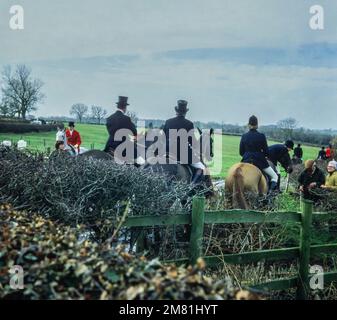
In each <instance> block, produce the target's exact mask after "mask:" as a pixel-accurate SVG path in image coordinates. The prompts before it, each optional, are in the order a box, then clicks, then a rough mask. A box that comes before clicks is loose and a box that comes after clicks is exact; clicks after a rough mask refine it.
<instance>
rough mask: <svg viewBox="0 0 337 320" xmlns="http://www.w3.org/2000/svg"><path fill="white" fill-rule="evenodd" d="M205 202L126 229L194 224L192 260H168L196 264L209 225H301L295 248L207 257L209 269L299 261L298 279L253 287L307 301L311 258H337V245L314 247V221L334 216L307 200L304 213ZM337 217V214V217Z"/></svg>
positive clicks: (336, 277)
mask: <svg viewBox="0 0 337 320" xmlns="http://www.w3.org/2000/svg"><path fill="white" fill-rule="evenodd" d="M204 206H205V199H204V198H202V197H195V198H194V199H193V203H192V213H191V214H190V213H182V214H172V215H171V214H170V215H164V216H153V215H151V216H150V215H149V216H131V217H128V218H127V219H126V221H125V222H124V226H125V227H144V228H145V227H153V226H170V225H190V226H191V234H190V246H189V257H188V258H182V259H176V260H170V261H165V262H167V263H171V262H174V263H177V264H185V263H186V264H187V263H191V264H194V263H195V262H196V261H197V259H198V258H199V257H202V239H203V233H204V225H205V224H233V223H254V224H264V223H276V224H287V223H293V224H294V223H295V224H298V225H299V226H300V245H299V247H293V248H281V249H271V250H258V251H253V252H243V253H237V254H224V255H214V256H204V257H203V259H204V260H205V262H206V264H207V265H208V266H214V265H219V264H224V263H227V264H250V263H256V262H260V261H281V260H295V259H298V266H299V267H298V276H296V277H289V278H285V279H276V280H272V281H269V282H266V283H261V284H253V285H250V287H251V288H254V289H259V290H265V291H267V290H268V291H270V290H285V289H290V288H295V287H296V288H297V298H298V299H306V298H307V297H308V294H309V290H310V288H309V279H310V275H309V263H310V259H311V258H321V257H324V256H327V255H334V254H336V255H337V243H333V244H323V245H311V226H312V222H313V221H315V222H324V221H328V220H329V219H331V218H332V217H333V216H334V215H335V214H333V213H313V212H312V211H313V204H312V202H310V201H303V202H302V205H301V208H302V210H301V212H261V211H253V210H222V211H207V210H204ZM336 216H337V214H336ZM142 243H143V239H142V237H141V239H140V241H139V244H140V245H139V248H138V249H141V250H143V246H142ZM323 275H324V283H325V284H328V283H330V282H334V281H337V272H327V273H324V274H323Z"/></svg>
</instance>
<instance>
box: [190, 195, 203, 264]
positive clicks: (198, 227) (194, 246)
mask: <svg viewBox="0 0 337 320" xmlns="http://www.w3.org/2000/svg"><path fill="white" fill-rule="evenodd" d="M204 207H205V198H204V197H194V198H193V202H192V227H191V236H190V263H191V264H192V265H193V264H195V263H196V262H197V260H198V258H199V257H201V255H202V238H203V234H204V221H205V212H204Z"/></svg>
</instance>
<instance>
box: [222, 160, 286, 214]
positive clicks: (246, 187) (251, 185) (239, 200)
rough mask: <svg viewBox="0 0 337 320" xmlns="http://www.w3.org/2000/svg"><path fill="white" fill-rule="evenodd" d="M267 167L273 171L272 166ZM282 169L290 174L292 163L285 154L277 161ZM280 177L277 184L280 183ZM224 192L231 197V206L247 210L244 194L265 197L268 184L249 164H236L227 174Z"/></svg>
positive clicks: (255, 168) (256, 169)
mask: <svg viewBox="0 0 337 320" xmlns="http://www.w3.org/2000/svg"><path fill="white" fill-rule="evenodd" d="M268 162H269V165H270V166H271V167H272V168H273V169H274V167H275V166H274V165H273V164H272V163H271V162H270V161H268ZM279 162H280V163H281V165H282V167H283V168H284V169H285V170H286V171H287V172H292V169H293V168H292V167H293V165H292V162H291V160H290V157H289V154H285V155H284V156H283V157H281V159H279ZM280 179H281V177H280V175H279V182H278V184H279V183H280ZM225 191H226V193H227V194H231V195H232V205H233V207H235V208H236V207H237V208H240V209H248V208H249V204H248V202H247V200H246V198H245V193H251V194H254V195H256V196H266V195H267V193H268V182H267V179H266V178H265V176H264V175H263V173H262V171H261V170H260V169H259V168H257V167H256V166H254V165H252V164H250V163H242V162H241V163H237V164H235V165H233V166H232V167H231V168H230V169H229V172H228V174H227V178H226V181H225Z"/></svg>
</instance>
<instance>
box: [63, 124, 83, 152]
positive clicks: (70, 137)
mask: <svg viewBox="0 0 337 320" xmlns="http://www.w3.org/2000/svg"><path fill="white" fill-rule="evenodd" d="M66 139H67V144H70V145H72V146H75V145H76V144H77V145H78V151H80V145H81V143H82V141H81V136H80V134H79V132H78V131H76V130H74V131H73V133H72V134H71V132H70V130H69V129H67V130H66Z"/></svg>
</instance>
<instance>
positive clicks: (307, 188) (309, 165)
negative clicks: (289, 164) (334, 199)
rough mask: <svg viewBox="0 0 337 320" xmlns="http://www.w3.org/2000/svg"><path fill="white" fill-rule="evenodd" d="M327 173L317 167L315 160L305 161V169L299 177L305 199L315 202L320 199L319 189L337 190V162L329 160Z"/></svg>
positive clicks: (300, 187) (300, 188)
mask: <svg viewBox="0 0 337 320" xmlns="http://www.w3.org/2000/svg"><path fill="white" fill-rule="evenodd" d="M326 170H327V174H324V172H323V171H322V170H321V169H320V168H318V167H317V163H316V161H315V160H307V161H305V163H304V171H303V172H302V173H301V174H300V175H299V177H298V183H299V190H300V192H302V193H303V197H304V199H307V200H312V201H314V202H316V201H318V200H319V199H320V196H319V195H318V194H317V190H319V189H325V190H329V191H337V162H336V161H335V160H332V161H329V163H328V165H327V168H326Z"/></svg>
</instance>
